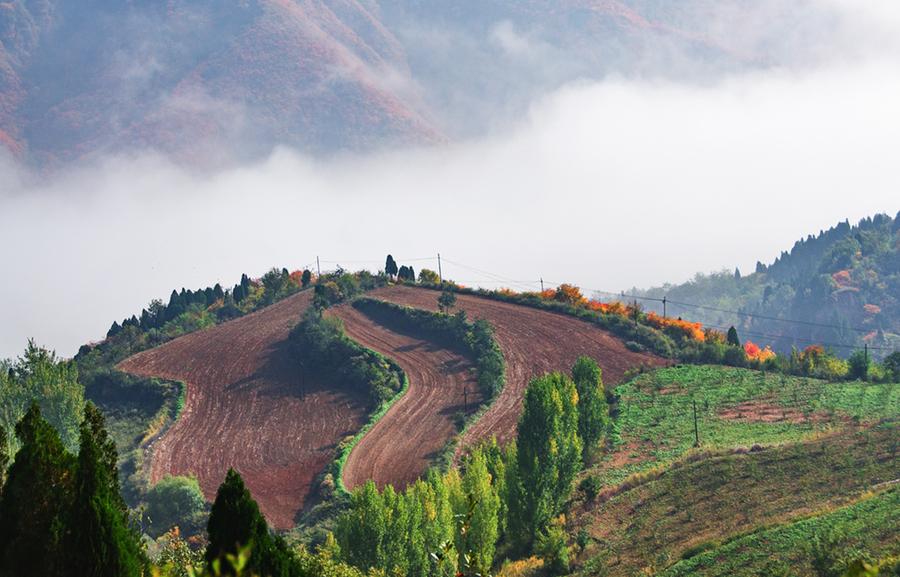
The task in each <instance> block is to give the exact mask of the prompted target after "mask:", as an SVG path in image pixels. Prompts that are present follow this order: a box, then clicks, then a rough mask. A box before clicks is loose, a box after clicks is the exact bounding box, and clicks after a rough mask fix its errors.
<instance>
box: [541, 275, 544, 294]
mask: <svg viewBox="0 0 900 577" xmlns="http://www.w3.org/2000/svg"><path fill="white" fill-rule="evenodd" d="M541 292H544V277H541Z"/></svg>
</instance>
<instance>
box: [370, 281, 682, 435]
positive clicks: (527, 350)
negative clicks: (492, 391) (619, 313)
mask: <svg viewBox="0 0 900 577" xmlns="http://www.w3.org/2000/svg"><path fill="white" fill-rule="evenodd" d="M438 294H439V293H437V292H436V291H433V290H428V289H420V288H413V287H406V286H393V287H387V288H382V289H378V290H376V291H373V292H371V293H369V296H371V297H372V298H378V299H382V300H385V301H389V302H393V303H397V304H401V305H406V306H411V307H416V308H422V309H428V310H437V298H438ZM456 306H457V309H462V310H464V311H466V314H467V315H469V318H470V319H473V320H474V319H482V318H483V319H486V320H487V321H488V322H490V323H491V325H493V327H494V330H495V337H496V339H497V342H498V344H499V345H500V348H501V349H502V350H503V355H504V357H505V359H506V386H505V387H504V388H503V392H502V393H501V394H500V396H499V397H498V398H497V399H496V400H495V401H494V403H493V404H492V405H491V408H490V409H488V411H487V412H486V413H485V414H484V416H483V417H481V419H479V421H478V422H477V423H475V424H473V425H472V426H471V427H469V429H468V430H467V431H466V434H465V436H464V438H463V439H462V442H461V443H460V446H461V447H465V446H470V445H471V444H473V443H477V442H479V441H482V440H487V439H490V438H491V437H492V436H496V437H497V439H498V440H499V441H501V442H505V441H507V440H509V439H510V438H511V437H513V435H514V434H515V430H516V425H517V423H518V420H519V413H520V412H521V409H522V398H523V395H524V392H525V387H526V386H527V385H528V382H529V381H530V380H531V379H532V378H533V377H535V376H538V375H541V374H544V373H547V372H551V371H563V372H566V373H569V372H571V370H572V365H574V364H575V361H576V360H577V359H578V357H580V356H581V355H587V356H589V357H592V358H594V359H596V360H597V362H598V363H599V365H600V367H601V368H602V369H603V382H604V383H607V384H611V383H618V382H620V381H621V379H622V377H623V375H624V373H625V371H626V370H628V369H629V368H632V367H636V366H638V365H641V364H644V365H651V366H662V365H664V364H665V363H666V361H665V359H662V358H660V357H657V356H655V355H652V354H647V353H635V352H632V351H629V350H628V349H626V348H625V345H624V344H623V343H622V341H621V340H619V339H618V338H616V337H615V336H613V335H612V334H610V333H608V332H607V331H604V330H602V329H600V328H599V327H597V326H595V325H592V324H591V323H588V322H586V321H583V320H580V319H576V318H574V317H570V316H566V315H563V314H558V313H552V312H548V311H542V310H538V309H534V308H530V307H526V306H521V305H515V304H510V303H504V302H500V301H494V300H490V299H487V298H482V297H477V296H471V295H462V294H461V295H457V304H456ZM406 434H409V433H408V432H407V431H397V433H396V436H397V438H399V437H401V436H403V435H406Z"/></svg>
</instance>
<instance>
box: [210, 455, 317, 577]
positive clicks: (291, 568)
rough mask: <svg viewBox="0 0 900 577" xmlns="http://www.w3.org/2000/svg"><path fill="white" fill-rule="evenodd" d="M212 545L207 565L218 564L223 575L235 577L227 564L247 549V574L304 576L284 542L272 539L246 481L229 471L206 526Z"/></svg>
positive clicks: (273, 576)
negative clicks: (232, 556)
mask: <svg viewBox="0 0 900 577" xmlns="http://www.w3.org/2000/svg"><path fill="white" fill-rule="evenodd" d="M207 533H208V534H209V545H208V546H207V548H206V562H207V564H208V565H210V566H212V564H213V562H214V561H216V560H219V562H220V563H221V570H222V573H223V574H224V575H234V574H235V573H236V571H235V568H234V567H233V566H232V565H231V564H230V563H229V562H228V561H227V557H226V556H227V555H234V554H236V553H237V552H238V551H240V550H241V549H243V548H245V547H249V548H250V558H249V559H248V560H247V565H246V567H245V572H246V573H249V574H252V575H267V576H272V577H287V576H291V575H301V573H300V565H299V563H298V562H297V560H296V559H295V558H294V556H293V555H292V554H291V552H290V550H289V549H288V547H287V544H286V543H285V542H284V540H283V539H281V538H278V537H273V536H272V535H271V534H270V533H269V526H268V525H267V524H266V520H265V518H264V517H263V516H262V514H261V513H260V512H259V505H257V504H256V501H254V500H253V497H252V496H251V495H250V491H249V490H248V489H247V487H246V486H245V485H244V480H243V479H242V478H241V476H240V475H239V474H238V472H237V471H235V470H234V469H229V470H228V473H227V474H226V475H225V481H224V482H223V483H222V484H221V485H220V486H219V490H218V492H217V493H216V500H215V502H214V503H213V506H212V509H211V510H210V514H209V523H208V524H207Z"/></svg>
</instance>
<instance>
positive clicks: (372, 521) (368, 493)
mask: <svg viewBox="0 0 900 577" xmlns="http://www.w3.org/2000/svg"><path fill="white" fill-rule="evenodd" d="M385 531H386V519H385V514H384V501H383V499H382V498H381V494H380V493H379V492H378V488H377V487H376V486H375V483H374V482H373V481H371V480H369V481H367V482H366V484H365V485H363V486H362V487H360V488H357V489H356V490H355V491H353V494H352V495H351V497H350V508H349V510H348V511H347V512H346V513H344V514H343V515H341V517H340V518H339V519H338V523H337V527H336V528H335V537H337V541H338V545H340V547H341V551H342V554H343V556H344V560H345V561H347V563H349V564H350V565H353V566H354V567H357V568H358V569H361V570H363V571H368V570H369V569H370V568H372V567H376V568H382V567H384V565H385V555H384V536H385Z"/></svg>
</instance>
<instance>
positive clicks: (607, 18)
mask: <svg viewBox="0 0 900 577" xmlns="http://www.w3.org/2000/svg"><path fill="white" fill-rule="evenodd" d="M664 4H665V3H661V2H658V1H652V2H647V1H644V0H627V1H624V0H623V1H610V0H603V1H596V0H580V1H577V2H564V3H559V2H549V1H544V0H534V1H530V2H510V1H508V0H492V1H491V2H465V3H459V2H433V3H432V2H429V3H421V2H417V1H416V0H381V1H380V2H379V1H376V0H363V1H348V0H325V1H322V2H309V1H304V0H249V1H246V2H231V3H224V4H223V3H218V2H213V1H211V0H202V1H199V2H197V1H191V2H189V1H186V0H173V1H170V2H166V3H155V2H126V3H108V2H100V1H97V0H91V1H87V2H80V3H78V4H77V5H75V4H72V3H70V2H62V1H60V0H11V1H8V2H3V3H0V146H3V147H4V148H5V149H6V150H8V151H11V152H12V153H13V154H14V155H15V156H17V157H18V158H21V159H26V160H28V161H31V162H35V163H38V164H43V165H50V166H53V165H58V164H65V163H67V162H70V161H72V160H76V159H80V158H84V157H86V156H87V157H93V156H95V155H98V154H102V153H104V152H110V151H122V150H142V149H146V148H150V149H156V150H160V151H163V152H165V153H167V154H169V155H171V156H172V157H174V158H175V159H177V160H181V161H194V162H203V163H215V162H223V161H228V160H234V159H243V158H249V157H258V156H259V155H262V154H266V153H268V152H269V151H270V150H271V149H272V147H273V146H275V145H278V144H286V145H291V146H294V147H297V148H300V149H302V150H305V151H311V152H328V151H334V150H342V149H353V150H366V149H371V148H374V147H376V146H381V145H411V144H427V143H434V142H440V141H443V140H445V139H446V138H447V137H448V135H449V136H450V137H451V138H452V137H455V136H460V135H466V134H471V133H476V132H483V131H484V129H485V127H486V126H489V125H492V124H496V123H498V122H503V121H507V120H512V119H514V118H516V117H517V116H520V115H521V114H522V113H524V112H525V111H526V110H527V108H528V106H529V104H530V102H531V100H532V99H533V98H535V97H537V96H540V95H542V94H544V93H546V91H548V90H553V89H555V88H558V87H559V86H561V85H562V84H564V83H566V82H569V81H572V80H576V79H583V78H601V77H603V76H604V75H606V74H608V73H610V72H613V71H619V72H628V73H632V72H635V71H637V72H640V71H642V70H643V69H645V68H652V69H653V70H654V71H656V70H659V69H663V70H664V69H665V67H664V66H658V63H659V61H660V60H664V59H665V58H672V59H677V60H678V61H679V65H680V66H683V65H684V64H685V62H686V61H687V60H691V59H695V60H696V62H697V64H696V66H698V67H699V68H702V69H711V70H720V69H728V68H730V67H734V66H752V65H755V64H756V63H757V61H758V59H757V58H755V57H753V56H751V57H745V56H738V55H736V54H737V52H738V51H737V49H736V47H733V46H729V45H728V41H729V36H728V35H727V34H722V32H721V30H718V29H717V27H716V26H714V25H712V24H710V23H708V22H706V21H705V18H702V17H701V15H700V13H699V11H697V10H696V8H697V6H700V5H702V4H703V3H702V2H691V3H683V5H681V4H679V6H678V7H677V8H672V7H666V6H665V5H664ZM694 4H697V6H694ZM737 5H738V4H737V3H735V6H737ZM741 9H744V10H746V9H747V8H746V7H744V8H741ZM421 30H433V31H435V32H436V34H435V35H432V36H423V35H422V34H421V33H417V32H416V31H421ZM435 38H443V39H445V42H435ZM522 42H526V43H534V44H535V45H536V46H544V45H546V46H547V47H550V49H551V50H550V52H549V54H551V55H552V58H553V59H554V60H559V61H560V62H566V63H567V64H566V66H536V65H535V62H534V60H533V59H532V58H530V57H529V56H528V54H527V53H516V47H517V46H519V45H520V44H521V43H522ZM650 54H653V57H652V58H649V57H648V55H650ZM694 57H697V58H694Z"/></svg>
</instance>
